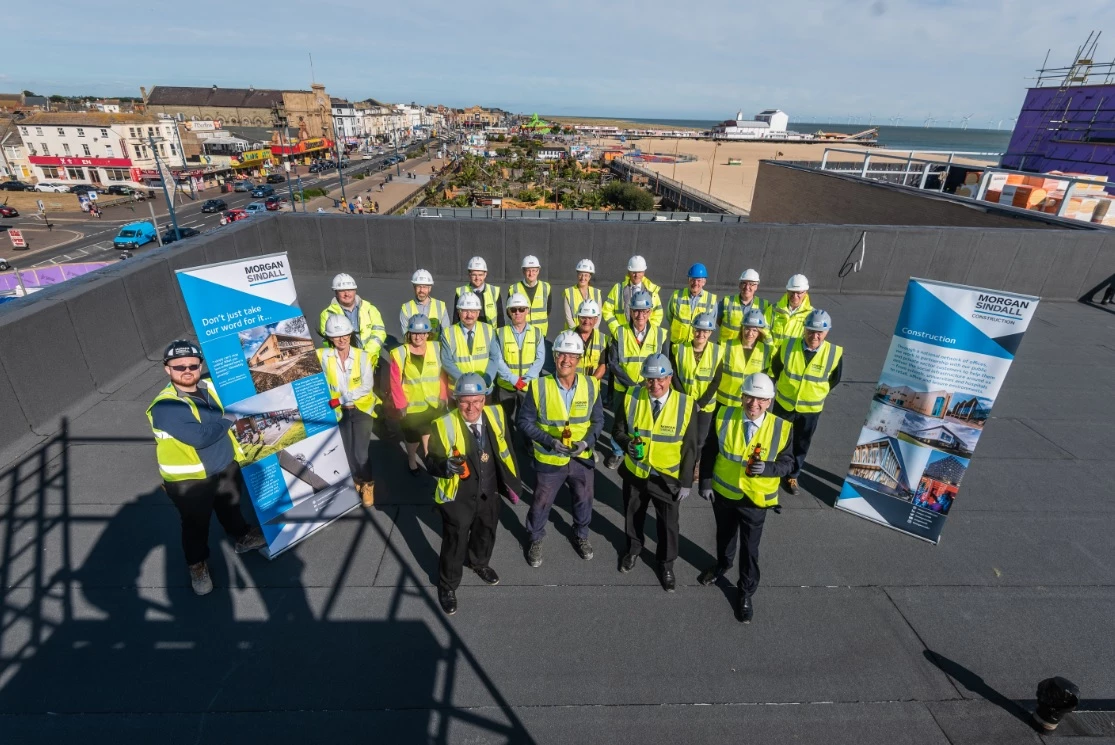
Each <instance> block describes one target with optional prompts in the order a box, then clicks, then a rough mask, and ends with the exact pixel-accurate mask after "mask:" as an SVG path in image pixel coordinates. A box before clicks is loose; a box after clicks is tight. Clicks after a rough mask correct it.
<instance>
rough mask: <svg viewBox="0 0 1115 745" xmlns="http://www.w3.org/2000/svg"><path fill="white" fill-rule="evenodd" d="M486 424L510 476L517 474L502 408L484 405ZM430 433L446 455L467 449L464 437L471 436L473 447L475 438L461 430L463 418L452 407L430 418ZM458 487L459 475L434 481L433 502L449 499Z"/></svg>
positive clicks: (462, 452) (465, 451)
mask: <svg viewBox="0 0 1115 745" xmlns="http://www.w3.org/2000/svg"><path fill="white" fill-rule="evenodd" d="M482 416H483V417H484V418H485V419H486V420H487V424H486V426H488V427H491V428H492V433H493V434H494V435H495V436H496V447H497V448H498V449H499V454H498V457H499V459H500V460H501V461H503V465H505V466H507V469H508V470H509V471H510V472H511V474H512V475H514V476H518V475H519V474H518V473H516V471H515V461H514V460H513V459H512V458H511V448H509V447H508V446H507V422H506V421H505V420H504V418H503V408H502V407H500V406H485V407H484V413H483V415H482ZM433 435H434V436H435V437H437V438H438V440H439V441H440V442H441V444H442V446H443V447H444V448H445V453H446V455H452V454H453V448H454V447H456V448H457V451H458V452H460V453H461V455H464V454H465V453H467V452H468V450H467V449H466V447H467V440H468V439H472V447H474V448H475V447H477V445H476V440H475V438H473V437H472V435H470V434H467V433H466V432H465V420H464V417H462V416H461V411H460V409H454V410H453V411H451V412H449V413H448V414H446V415H445V416H443V417H441V418H439V419H435V420H434V431H433ZM460 486H461V477H460V476H457V475H456V474H454V475H452V476H450V477H449V478H447V479H438V480H437V489H436V490H435V491H434V501H435V502H437V503H438V504H445V503H446V502H452V501H453V500H454V499H456V498H457V490H458V489H459V488H460Z"/></svg>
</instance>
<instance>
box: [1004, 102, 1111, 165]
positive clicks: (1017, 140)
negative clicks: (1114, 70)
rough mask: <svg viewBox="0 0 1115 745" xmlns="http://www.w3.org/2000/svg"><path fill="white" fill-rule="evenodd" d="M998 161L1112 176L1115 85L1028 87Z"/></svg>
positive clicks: (1005, 163)
mask: <svg viewBox="0 0 1115 745" xmlns="http://www.w3.org/2000/svg"><path fill="white" fill-rule="evenodd" d="M1002 165H1003V167H1004V168H1016V169H1018V170H1023V171H1032V172H1037V173H1048V172H1049V171H1066V172H1071V173H1088V174H1092V175H1095V176H1107V177H1108V178H1109V179H1111V180H1112V181H1115V85H1081V86H1072V87H1068V88H1064V89H1061V88H1056V87H1048V88H1031V89H1030V90H1029V91H1027V93H1026V100H1025V101H1024V102H1023V104H1022V111H1021V112H1020V113H1019V115H1018V121H1017V123H1016V124H1015V127H1014V133H1013V134H1012V135H1011V139H1010V145H1008V146H1007V152H1006V153H1005V154H1004V155H1003V158H1002Z"/></svg>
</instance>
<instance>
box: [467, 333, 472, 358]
mask: <svg viewBox="0 0 1115 745" xmlns="http://www.w3.org/2000/svg"><path fill="white" fill-rule="evenodd" d="M467 334H468V351H469V354H472V334H473V332H472V330H471V329H470V330H469V331H468V332H467Z"/></svg>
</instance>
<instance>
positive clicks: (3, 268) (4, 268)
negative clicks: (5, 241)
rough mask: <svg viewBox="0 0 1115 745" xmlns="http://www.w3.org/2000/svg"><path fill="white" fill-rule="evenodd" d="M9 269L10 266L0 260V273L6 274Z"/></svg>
mask: <svg viewBox="0 0 1115 745" xmlns="http://www.w3.org/2000/svg"><path fill="white" fill-rule="evenodd" d="M11 268H12V265H11V264H9V263H8V260H7V259H4V258H0V272H6V271H8V270H9V269H11Z"/></svg>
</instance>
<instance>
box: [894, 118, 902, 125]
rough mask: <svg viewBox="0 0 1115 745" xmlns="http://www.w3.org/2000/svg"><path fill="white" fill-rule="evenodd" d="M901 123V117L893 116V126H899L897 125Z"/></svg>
mask: <svg viewBox="0 0 1115 745" xmlns="http://www.w3.org/2000/svg"><path fill="white" fill-rule="evenodd" d="M901 124H902V117H900V116H896V117H894V126H896V127H897V126H899V125H901Z"/></svg>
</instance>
